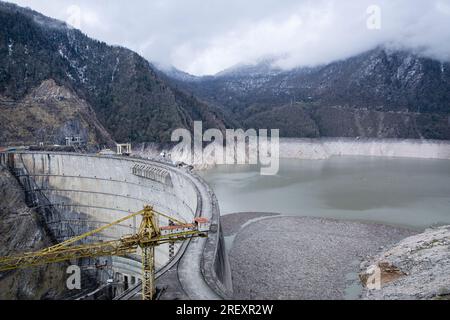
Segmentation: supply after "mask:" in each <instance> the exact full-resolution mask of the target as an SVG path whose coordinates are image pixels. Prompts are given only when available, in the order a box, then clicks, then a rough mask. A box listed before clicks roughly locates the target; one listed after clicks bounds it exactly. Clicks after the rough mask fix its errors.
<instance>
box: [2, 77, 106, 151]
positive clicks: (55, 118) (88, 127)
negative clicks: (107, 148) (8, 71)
mask: <svg viewBox="0 0 450 320" xmlns="http://www.w3.org/2000/svg"><path fill="white" fill-rule="evenodd" d="M0 108H1V110H2V112H1V113H0V126H1V128H2V130H1V131H0V141H2V142H9V143H10V144H15V145H22V144H24V145H30V144H34V143H37V142H44V143H46V144H64V143H65V137H67V136H80V137H81V138H82V139H83V140H84V141H86V142H87V143H88V144H89V145H98V144H101V145H103V144H106V145H111V144H112V143H113V139H112V138H111V136H110V134H109V133H108V132H107V131H106V130H105V128H104V127H103V126H102V125H101V124H100V122H99V121H98V120H97V116H96V114H95V112H94V111H93V110H92V108H91V107H90V106H89V105H88V104H87V103H86V101H85V100H83V99H81V98H79V97H78V96H77V95H76V94H75V93H74V92H73V91H72V90H70V89H67V88H66V87H62V86H58V85H57V84H56V83H55V81H54V80H46V81H44V82H42V83H41V84H40V85H39V86H38V87H36V88H34V89H32V90H31V91H30V93H28V94H27V95H26V96H25V97H23V98H21V99H18V100H12V99H10V98H7V97H1V96H0Z"/></svg>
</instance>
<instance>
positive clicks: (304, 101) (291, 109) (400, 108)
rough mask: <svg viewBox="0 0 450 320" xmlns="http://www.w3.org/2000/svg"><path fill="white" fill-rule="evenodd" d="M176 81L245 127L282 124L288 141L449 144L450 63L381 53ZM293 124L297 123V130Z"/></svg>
mask: <svg viewBox="0 0 450 320" xmlns="http://www.w3.org/2000/svg"><path fill="white" fill-rule="evenodd" d="M172 81H173V82H174V83H177V84H178V85H179V86H181V87H183V88H185V89H186V90H191V91H192V92H194V94H196V95H198V96H199V97H201V98H203V99H205V100H206V101H208V102H209V103H212V104H216V105H220V106H221V107H222V108H223V109H225V110H227V111H229V112H231V114H233V115H234V117H235V118H236V119H243V121H241V123H242V124H243V125H245V126H247V127H248V126H255V127H261V126H263V127H264V126H265V127H267V128H273V126H272V124H273V121H275V123H280V127H279V128H280V129H281V132H282V134H283V135H285V136H298V134H300V135H301V136H349V137H354V136H363V137H378V138H430V139H450V128H449V118H448V117H449V115H450V64H449V63H441V62H439V61H435V60H431V59H426V58H422V57H420V56H418V55H415V54H413V53H408V52H402V51H392V50H388V49H385V48H377V49H374V50H372V51H369V52H366V53H364V54H361V55H359V56H356V57H353V58H350V59H347V60H344V61H338V62H334V63H331V64H329V65H325V66H320V67H315V68H298V69H294V70H289V71H283V70H280V69H277V68H273V67H270V62H267V61H265V62H262V63H260V64H257V65H254V66H242V67H238V68H232V69H230V70H226V71H224V72H221V73H220V74H218V75H216V76H214V77H203V78H196V79H195V80H192V79H189V78H188V77H184V78H182V79H180V78H178V79H177V78H175V79H173V80H172ZM287 106H288V107H287ZM280 107H281V109H280ZM300 109H301V111H299V110H300ZM300 112H302V113H304V116H302V117H299V113H300ZM283 119H284V120H286V119H290V120H291V121H289V122H286V121H284V120H283ZM292 119H298V121H297V123H298V126H299V127H298V128H293V127H292V126H293V124H292ZM311 121H313V122H314V125H315V127H316V128H312V127H311ZM283 122H285V123H286V125H283Z"/></svg>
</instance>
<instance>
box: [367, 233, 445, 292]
mask: <svg viewBox="0 0 450 320" xmlns="http://www.w3.org/2000/svg"><path fill="white" fill-rule="evenodd" d="M374 266H376V267H378V268H379V269H378V270H379V273H380V274H381V277H380V278H381V279H380V282H381V283H380V284H381V289H380V290H376V289H372V290H369V289H366V290H365V291H364V299H369V300H386V299H389V300H399V299H401V300H405V299H407V300H416V299H421V300H423V299H425V300H430V299H446V300H450V226H442V227H436V228H430V229H427V230H426V231H425V232H423V233H421V234H418V235H414V236H411V237H409V238H406V239H404V240H402V241H401V242H400V243H398V244H397V245H395V246H393V247H391V248H390V249H388V250H386V251H384V252H382V253H379V254H377V255H375V256H374V257H372V258H370V259H367V260H366V261H364V262H363V263H362V264H361V268H362V270H363V271H362V273H361V276H362V278H367V276H370V275H373V274H374Z"/></svg>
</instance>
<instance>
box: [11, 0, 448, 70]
mask: <svg viewBox="0 0 450 320" xmlns="http://www.w3.org/2000/svg"><path fill="white" fill-rule="evenodd" d="M10 1H11V2H15V3H17V4H19V5H21V6H28V7H30V8H32V9H34V10H36V11H39V12H41V13H43V14H45V15H48V16H51V17H54V18H57V19H60V20H64V21H66V22H69V23H71V24H72V25H75V26H76V27H79V28H80V29H81V30H82V31H83V32H85V33H86V34H88V35H89V36H91V37H93V38H96V39H99V40H103V41H105V42H107V43H109V44H118V45H122V46H125V47H128V48H130V49H132V50H135V51H137V52H138V53H140V54H141V55H143V56H144V57H146V58H147V59H148V60H150V61H151V62H154V63H158V64H161V65H164V66H169V65H173V66H175V67H176V68H178V69H181V70H183V71H186V72H189V73H191V74H195V75H206V74H215V73H217V72H219V71H222V70H224V69H226V68H229V67H232V66H234V65H236V64H239V63H245V64H249V63H255V62H257V61H258V60H260V59H264V58H267V57H272V58H275V62H274V64H276V65H277V66H279V67H282V68H287V69H288V68H292V67H297V66H312V65H317V64H323V63H328V62H332V61H335V60H338V59H344V58H347V57H350V56H352V55H355V54H358V53H361V52H363V51H366V50H369V49H372V48H374V47H376V46H377V45H380V44H390V45H394V46H396V47H399V48H406V49H412V50H415V51H420V53H422V54H423V55H426V56H430V57H433V58H437V59H440V60H443V61H444V60H445V61H450V0H428V1H427V0H314V1H308V0H129V1H124V0H10ZM374 5H375V6H374Z"/></svg>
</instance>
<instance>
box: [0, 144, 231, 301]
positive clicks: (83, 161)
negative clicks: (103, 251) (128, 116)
mask: <svg viewBox="0 0 450 320" xmlns="http://www.w3.org/2000/svg"><path fill="white" fill-rule="evenodd" d="M0 164H1V165H4V166H7V167H9V168H10V170H12V171H14V172H15V174H16V177H17V178H18V179H19V181H20V182H21V183H22V185H23V186H24V188H25V192H26V193H27V196H28V197H31V198H30V199H32V201H31V202H30V203H32V204H33V206H34V207H35V208H36V209H37V211H38V213H39V214H40V215H42V218H43V220H44V221H45V223H46V226H47V227H48V229H49V230H50V231H51V232H52V234H53V236H54V238H55V240H56V241H58V242H60V241H64V240H65V239H67V238H70V237H72V236H73V235H74V233H76V234H79V233H81V232H84V231H87V230H91V229H94V228H97V227H99V226H100V225H103V224H108V223H110V222H112V221H115V220H118V219H120V218H122V217H123V216H125V215H128V214H130V213H131V212H137V211H140V210H141V209H142V208H143V206H144V205H152V206H153V207H154V208H155V210H157V211H159V212H163V213H165V214H167V215H169V216H171V217H173V218H175V219H179V220H183V221H187V222H190V221H192V220H193V219H194V218H195V217H206V218H208V219H209V220H210V222H211V232H210V233H209V237H208V238H199V239H192V240H190V241H186V242H184V243H182V244H164V245H161V246H159V247H157V248H156V254H155V256H156V268H157V270H158V272H157V276H163V275H164V274H165V273H166V272H167V273H168V274H169V273H170V274H171V277H172V278H173V279H172V280H167V279H166V282H165V283H167V282H168V283H170V284H171V285H172V286H176V287H178V288H177V290H178V292H180V294H179V295H177V296H176V298H188V299H222V298H228V297H230V295H231V292H232V285H231V272H230V268H229V264H228V258H227V255H226V252H225V250H224V245H223V236H222V233H221V228H220V211H219V206H218V203H217V199H216V197H215V195H214V193H213V192H212V191H211V189H210V188H209V187H208V185H207V184H206V183H205V182H204V181H203V180H202V179H201V178H199V177H198V176H196V175H195V174H193V173H191V172H189V171H187V170H185V169H182V168H176V167H175V166H172V165H169V164H165V163H159V162H155V161H150V160H143V159H137V158H128V157H111V156H98V155H84V154H76V153H54V152H27V151H23V152H9V153H0ZM169 222H170V221H168V219H167V218H163V217H160V223H161V224H165V225H167V224H168V223H169ZM139 223H140V218H139V217H135V218H134V220H132V221H130V222H126V223H123V224H121V225H118V226H116V227H115V228H112V229H108V230H107V231H104V232H103V233H101V234H100V235H99V238H97V239H96V240H109V239H118V238H120V237H121V236H124V235H127V234H133V233H135V232H136V228H138V226H139ZM170 246H172V247H170ZM111 263H112V268H113V270H114V272H115V273H116V274H118V275H120V276H121V277H122V279H123V278H125V279H132V280H130V283H129V286H130V287H133V286H135V287H137V286H138V282H137V281H136V279H139V278H140V276H141V265H140V261H139V259H138V257H126V258H118V257H113V258H112V259H111ZM168 271H173V272H168ZM164 277H165V278H167V277H169V276H164ZM174 279H175V280H174ZM177 290H175V291H177Z"/></svg>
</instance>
